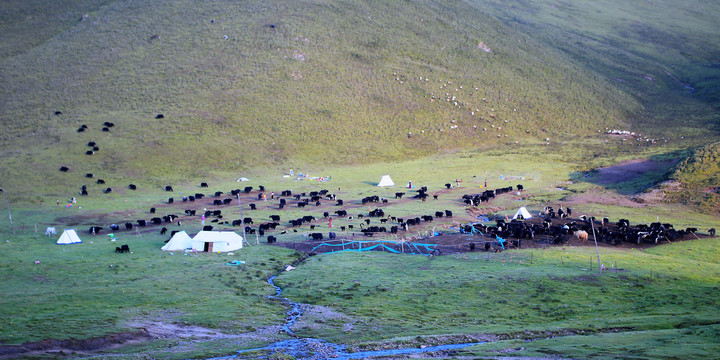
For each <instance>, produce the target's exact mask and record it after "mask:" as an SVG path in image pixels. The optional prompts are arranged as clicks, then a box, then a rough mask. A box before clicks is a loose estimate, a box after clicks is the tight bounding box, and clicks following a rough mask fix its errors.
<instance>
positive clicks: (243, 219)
mask: <svg viewBox="0 0 720 360" xmlns="http://www.w3.org/2000/svg"><path fill="white" fill-rule="evenodd" d="M237 199H238V207H239V208H240V223H241V224H242V225H241V226H242V231H243V239H242V241H244V242H245V243H247V244H248V245H250V243H249V242H247V238H246V237H245V218H243V214H242V204H241V203H240V193H239V192H238V194H237Z"/></svg>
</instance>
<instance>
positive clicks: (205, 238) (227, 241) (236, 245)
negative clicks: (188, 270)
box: [192, 231, 243, 252]
mask: <svg viewBox="0 0 720 360" xmlns="http://www.w3.org/2000/svg"><path fill="white" fill-rule="evenodd" d="M242 247H243V238H242V236H240V235H238V234H236V233H234V232H232V231H201V232H199V233H197V235H195V237H194V238H193V239H192V248H193V250H196V251H207V252H218V251H220V252H227V251H233V250H238V249H242Z"/></svg>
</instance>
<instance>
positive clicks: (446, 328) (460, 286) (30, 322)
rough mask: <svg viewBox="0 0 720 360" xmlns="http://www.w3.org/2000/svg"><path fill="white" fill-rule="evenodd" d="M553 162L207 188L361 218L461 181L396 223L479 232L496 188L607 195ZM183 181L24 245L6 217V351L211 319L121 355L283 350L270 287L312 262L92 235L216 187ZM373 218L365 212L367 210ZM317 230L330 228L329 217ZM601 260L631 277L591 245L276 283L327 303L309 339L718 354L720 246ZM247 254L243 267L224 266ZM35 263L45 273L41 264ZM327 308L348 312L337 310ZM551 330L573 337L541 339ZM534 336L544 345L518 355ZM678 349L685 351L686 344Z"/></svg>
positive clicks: (569, 352)
mask: <svg viewBox="0 0 720 360" xmlns="http://www.w3.org/2000/svg"><path fill="white" fill-rule="evenodd" d="M555 156H557V155H552V154H545V155H543V156H540V155H539V154H536V155H534V156H531V157H530V156H529V157H525V158H522V157H518V155H517V154H495V155H492V154H487V153H479V152H461V153H456V154H453V155H451V156H438V157H433V158H426V159H422V160H415V161H407V162H402V163H392V164H389V163H388V164H374V165H367V166H352V167H340V168H337V167H334V168H330V167H327V168H326V167H317V168H313V167H309V168H307V170H306V169H305V168H295V171H296V172H299V171H303V172H305V173H310V174H313V175H330V177H331V180H330V182H328V183H319V182H312V181H308V180H303V181H296V180H290V179H288V178H284V177H282V174H283V173H284V171H283V170H282V169H278V170H277V171H268V170H266V171H264V172H254V173H244V174H225V176H221V175H219V174H216V176H215V177H214V178H212V179H211V180H209V181H210V184H211V187H210V188H209V189H206V190H204V191H205V192H207V191H210V192H212V191H214V190H225V191H227V190H228V189H230V188H235V187H237V186H238V183H237V182H235V181H234V179H235V178H236V177H237V176H239V175H245V176H248V177H250V178H251V179H252V180H251V181H250V182H249V183H246V184H249V185H251V186H256V185H258V184H264V185H265V186H266V187H267V188H268V190H270V191H279V190H284V189H292V190H293V191H296V192H300V191H312V190H319V189H322V188H329V189H337V188H340V189H338V190H333V192H337V193H338V194H339V195H340V197H341V198H344V199H346V200H347V201H348V206H349V207H351V208H355V207H356V206H358V207H359V206H360V204H359V203H357V202H358V201H359V199H360V198H361V197H364V196H369V195H380V196H389V195H391V193H392V192H394V191H397V190H398V189H380V188H377V187H375V186H374V185H375V183H374V181H376V180H377V179H379V177H380V176H381V175H383V174H385V173H387V172H390V173H391V174H392V176H393V178H394V180H395V182H396V183H398V184H402V183H403V182H405V181H407V180H410V179H411V180H413V182H414V183H416V184H418V185H427V186H428V187H429V188H430V190H431V192H437V191H440V190H441V189H444V186H443V184H444V183H446V182H448V181H452V180H454V179H455V178H463V179H464V181H463V184H462V185H461V187H460V188H459V189H455V190H453V191H452V192H450V193H447V194H445V195H441V196H440V198H439V199H438V200H437V201H428V202H419V201H412V202H409V203H401V202H393V201H391V203H390V204H389V207H387V208H386V212H388V213H391V214H396V215H405V214H423V213H432V212H433V211H434V210H436V209H439V208H443V209H452V210H453V212H454V213H455V216H454V218H453V220H454V221H458V222H469V221H473V220H475V219H474V217H472V216H470V215H469V214H466V213H465V212H464V211H463V208H464V206H463V204H462V203H461V202H460V198H459V197H460V195H461V194H463V193H466V192H469V193H473V192H477V191H480V189H481V187H482V185H484V184H483V183H484V180H485V179H486V178H487V179H488V181H489V185H490V186H491V187H501V186H507V185H514V184H516V183H523V184H525V188H526V191H525V192H526V193H527V195H528V196H527V197H525V199H524V200H522V201H517V200H516V199H514V198H507V199H505V198H500V199H497V201H496V202H494V203H492V204H490V206H491V207H492V208H493V209H494V210H492V211H495V213H496V214H497V215H500V216H502V214H503V213H509V212H512V211H513V210H514V209H515V208H516V207H517V206H518V205H519V204H522V205H524V206H528V207H529V208H530V209H531V210H533V209H534V210H533V211H537V210H539V209H541V208H542V206H544V205H546V204H558V203H563V202H566V201H568V198H569V197H572V196H573V194H578V193H584V192H587V191H588V189H590V188H595V187H597V186H596V185H594V184H592V183H585V182H573V181H569V179H568V178H567V177H565V176H566V175H568V174H570V173H571V172H572V171H573V170H575V169H576V165H572V164H569V163H558V165H556V166H552V167H550V166H545V165H543V164H547V163H550V162H552V161H554V157H555ZM336 174H337V175H336ZM500 175H503V179H502V180H501V179H500ZM173 185H174V186H175V191H176V193H173V194H170V193H167V192H164V191H163V190H162V189H161V188H160V187H159V186H157V187H153V186H150V185H148V184H142V183H140V184H139V186H140V188H139V190H138V191H136V192H133V191H130V190H124V191H123V193H122V194H120V193H112V194H99V193H93V194H92V195H90V196H88V197H82V198H80V203H79V204H77V205H76V206H75V207H72V208H65V207H63V206H57V205H56V204H55V203H54V201H53V200H52V198H48V197H41V198H42V199H44V201H41V202H37V203H34V204H32V205H31V204H28V203H26V204H24V205H23V206H20V207H19V206H17V205H16V204H13V205H12V206H11V210H12V211H13V218H14V219H15V232H16V234H15V235H13V234H12V233H11V231H10V228H9V224H8V223H7V222H3V223H2V224H0V240H2V246H3V252H2V254H3V255H2V257H0V276H2V278H3V279H5V280H4V281H3V284H2V291H3V293H5V294H9V295H10V296H7V297H4V299H3V300H2V305H3V306H2V307H0V309H3V310H2V311H3V312H2V316H0V318H2V319H4V320H3V321H4V323H3V324H2V326H0V328H2V329H4V331H3V333H2V334H1V335H2V337H1V339H2V340H1V341H2V342H3V343H5V344H17V343H24V342H28V341H31V342H32V341H38V340H42V339H47V338H55V339H69V338H72V339H86V338H92V337H97V336H101V335H103V334H113V333H118V332H123V331H128V330H132V329H134V327H137V326H143V324H147V323H150V322H160V323H168V324H172V323H179V324H187V325H201V326H204V327H208V328H212V329H217V330H218V331H222V332H224V333H226V334H229V335H228V336H226V337H221V338H217V339H213V340H206V339H202V338H197V340H202V341H194V342H189V341H188V340H186V339H182V338H161V339H157V340H154V341H150V342H146V343H143V344H141V345H133V346H126V347H122V348H119V349H116V350H112V351H113V352H116V353H118V355H117V356H118V358H125V357H127V358H134V357H137V356H152V357H156V358H190V357H192V358H195V357H197V358H203V357H205V358H206V357H208V356H211V355H224V354H229V353H231V352H232V351H233V350H236V349H240V348H252V347H257V346H261V345H263V344H267V343H270V342H274V341H276V340H280V339H282V338H283V336H282V335H278V332H277V331H276V330H275V331H273V330H271V329H276V328H277V326H278V325H279V324H281V323H282V322H283V319H284V312H285V310H286V309H285V308H284V307H283V306H282V305H281V304H280V303H279V302H277V301H273V300H270V299H268V298H266V296H267V295H269V294H272V293H273V289H272V288H271V287H270V286H268V285H267V283H266V282H265V280H266V279H267V277H269V276H270V275H273V274H275V273H276V272H279V271H280V270H281V269H283V268H284V266H285V265H287V264H291V263H294V262H295V261H297V260H298V259H300V258H301V255H300V254H298V253H295V252H294V251H292V250H289V249H283V248H277V247H271V246H268V245H264V244H259V245H258V244H256V243H255V240H254V238H253V237H250V239H249V241H250V244H251V246H249V247H246V248H245V249H243V250H241V251H239V252H237V253H236V254H234V255H218V254H188V255H185V254H182V253H174V254H173V255H171V254H169V253H163V252H161V251H159V250H158V249H159V247H160V246H162V244H163V240H164V239H165V237H164V236H160V235H158V234H157V232H155V231H150V232H144V233H143V234H142V237H137V236H136V234H134V233H132V232H124V231H121V232H119V233H118V234H116V235H117V236H118V237H119V240H118V241H117V242H111V241H110V240H109V238H108V237H106V236H105V235H101V236H97V237H92V236H89V235H87V234H86V232H85V231H84V229H85V228H86V227H87V226H90V225H107V224H108V223H113V222H119V223H122V221H125V220H132V219H136V218H147V217H149V216H150V215H149V214H148V212H147V209H149V207H151V206H157V205H158V204H159V203H162V202H165V200H166V198H167V197H168V196H170V195H175V196H177V195H179V194H180V193H183V194H187V193H194V192H196V191H203V190H201V189H200V188H199V187H198V185H197V184H193V183H187V184H173ZM241 185H244V184H241ZM559 188H562V190H560V189H559ZM607 191H608V192H609V193H613V191H612V190H607ZM203 206H207V205H205V204H204V203H197V204H193V205H190V204H183V203H180V204H177V205H176V206H168V205H162V206H161V207H160V209H161V210H160V211H161V213H171V212H181V211H182V210H181V209H183V208H187V207H193V208H200V209H201V208H202V207H203ZM244 206H245V211H246V213H245V214H246V215H248V214H249V215H250V216H252V217H253V218H254V219H256V221H269V215H270V214H272V213H278V210H277V209H275V206H274V205H272V206H270V205H265V204H263V203H258V210H257V211H255V212H252V213H248V212H247V211H248V210H247V206H248V205H247V204H245V205H244ZM573 207H574V209H575V211H577V212H579V213H587V214H596V215H598V216H610V217H612V218H613V219H616V218H619V217H625V218H629V219H631V221H632V222H633V223H636V222H647V221H649V220H650V221H652V220H654V219H655V217H661V218H662V219H663V221H667V222H670V223H673V224H676V225H678V226H681V227H685V226H699V227H702V228H703V229H705V228H707V227H710V226H716V225H717V224H716V221H717V218H716V217H714V216H707V215H702V214H698V213H694V212H692V211H691V210H690V209H688V208H684V207H682V206H680V205H673V206H670V205H668V206H656V207H652V206H651V207H643V208H640V207H623V206H612V205H602V204H595V203H586V204H581V203H578V204H576V205H573ZM503 209H506V210H503ZM365 210H366V209H365V208H364V207H359V208H356V210H355V211H365ZM223 212H224V213H226V214H227V215H226V216H227V218H228V219H233V218H235V217H238V216H239V213H238V212H237V210H235V209H234V207H233V206H231V207H228V208H226V209H224V210H223ZM281 214H282V216H283V219H288V218H294V217H299V216H301V215H304V214H311V215H314V216H317V217H320V213H319V210H318V211H316V210H314V209H310V210H298V209H286V210H283V212H281ZM346 223H347V220H346V219H336V221H335V222H334V224H335V226H340V225H345V224H346ZM34 224H39V228H40V231H41V232H42V229H44V225H50V224H64V225H65V226H74V227H77V228H79V229H80V230H81V233H80V235H81V237H82V238H83V240H84V243H83V244H80V245H70V246H58V245H55V244H54V239H52V238H46V237H43V236H41V234H35V233H34ZM438 225H439V224H438ZM318 226H319V231H326V230H327V229H326V226H325V224H323V223H319V224H318ZM199 227H200V224H199V221H193V220H187V221H184V222H183V226H182V227H180V228H182V229H187V230H188V231H189V232H191V233H192V232H194V231H197V230H199ZM430 229H431V228H427V229H425V230H430ZM156 230H157V229H156ZM298 230H299V232H298V233H293V232H289V233H288V234H285V235H277V236H278V238H279V241H280V242H283V243H292V242H302V241H304V238H303V236H302V234H303V233H305V232H308V231H310V229H309V227H307V225H306V226H303V227H300V228H298ZM419 230H422V229H419ZM447 231H450V230H447ZM410 235H416V233H415V232H413V234H410ZM260 240H262V237H261V239H260ZM6 241H9V242H6ZM120 243H127V244H129V245H130V248H131V250H132V251H133V253H132V254H115V253H114V252H113V249H114V247H115V246H117V245H118V244H120ZM601 256H602V261H603V263H604V264H606V266H607V267H609V268H612V269H621V270H622V271H618V272H612V271H611V272H606V273H605V274H603V275H598V274H597V270H596V269H597V261H596V258H595V254H594V249H591V248H571V247H566V248H555V249H549V250H533V251H530V250H525V251H512V252H506V253H502V254H490V256H488V254H486V253H482V254H467V255H456V256H442V257H436V258H434V259H428V258H426V257H414V256H401V257H399V256H397V255H390V254H383V253H363V254H347V253H346V254H331V255H321V256H316V257H312V258H310V259H309V260H306V261H305V262H303V263H302V265H300V266H299V267H298V268H297V269H296V270H293V271H291V272H289V273H284V274H283V275H281V276H280V277H279V278H278V279H277V283H278V284H279V285H280V286H282V287H283V289H284V294H283V295H284V296H287V297H289V298H290V299H292V300H293V301H298V302H302V303H306V304H309V306H312V307H311V309H317V311H313V310H307V311H306V312H307V316H304V317H303V318H302V320H301V322H300V323H299V325H298V327H297V328H296V331H297V333H298V334H300V335H301V336H313V337H321V338H324V339H327V340H330V341H336V342H340V343H348V344H351V345H353V346H358V347H364V348H373V347H378V346H385V345H383V344H393V345H391V346H403V345H409V344H413V345H418V344H433V343H437V342H439V341H443V340H442V339H448V338H449V339H451V340H449V341H457V340H452V339H464V338H467V337H470V338H473V337H476V336H479V335H478V334H482V336H485V337H494V338H495V339H496V340H497V341H495V342H493V343H492V344H488V345H486V346H483V347H474V348H472V349H468V350H466V351H465V352H467V353H468V354H474V355H473V356H491V355H493V354H497V353H494V352H493V351H496V350H499V349H517V348H520V347H523V348H524V349H525V350H523V351H524V352H523V353H522V354H529V355H533V356H541V355H542V356H547V355H550V354H562V355H563V356H570V357H572V356H575V357H594V356H598V357H600V356H605V355H604V354H610V353H612V351H616V352H617V353H625V354H628V353H633V354H636V355H637V356H638V357H643V356H644V357H654V355H655V354H656V353H654V352H648V351H650V350H639V348H641V347H642V346H643V345H642V344H647V343H652V344H655V342H657V341H662V340H658V339H669V338H672V337H683V338H688V339H690V338H691V339H693V340H692V341H695V342H697V343H698V344H699V346H698V347H697V351H698V356H699V357H711V356H710V355H709V354H712V351H714V349H715V348H714V345H713V344H714V342H713V341H711V340H712V334H713V331H714V330H713V329H715V328H716V325H714V324H716V323H717V318H716V314H714V313H713V311H714V310H713V309H715V308H716V307H717V305H718V304H717V303H716V300H715V299H714V297H713V295H712V294H714V291H715V289H716V287H717V283H718V277H720V268H718V265H717V264H718V263H720V262H719V261H718V249H717V246H715V243H714V240H703V241H685V242H681V243H675V244H672V245H668V246H662V247H658V248H655V249H651V250H647V251H639V250H619V249H612V248H603V249H601ZM236 259H239V260H244V261H246V264H245V265H242V266H241V267H234V266H227V265H224V264H225V263H226V262H228V261H231V260H236ZM35 260H38V261H40V263H39V264H35ZM398 260H401V261H398ZM111 265H112V266H111ZM688 294H692V295H688ZM323 309H326V310H323ZM328 312H329V313H330V314H335V315H331V316H327V315H323V314H325V313H328ZM27 314H32V315H30V316H28V315H27ZM318 314H320V315H318ZM547 334H553V336H562V338H568V339H570V340H568V342H559V341H558V340H551V339H547V340H542V339H544V338H547V337H548V335H547ZM644 334H658V335H644ZM233 336H236V337H233ZM573 336H581V339H582V340H577V341H585V342H586V343H585V345H573V344H575V341H576V340H574V339H575V338H574V337H573ZM607 336H626V337H627V338H626V340H624V341H625V342H627V343H628V344H627V345H622V344H623V342H618V343H617V344H618V345H617V347H614V348H612V349H600V348H599V347H600V346H601V345H602V344H603V342H604V341H607V338H606V337H607ZM650 337H652V339H650ZM523 339H524V340H527V339H537V341H532V342H530V343H526V342H523V343H520V342H519V341H520V340H523ZM588 343H589V344H596V345H587V344H588ZM665 346H668V347H671V346H672V343H669V342H667V343H666V344H665ZM623 348H624V349H625V350H623ZM653 351H654V350H653ZM672 351H679V350H678V348H674V349H673V350H672ZM81 354H82V352H79V353H78V356H79V355H81ZM121 354H130V355H121ZM113 356H116V355H113Z"/></svg>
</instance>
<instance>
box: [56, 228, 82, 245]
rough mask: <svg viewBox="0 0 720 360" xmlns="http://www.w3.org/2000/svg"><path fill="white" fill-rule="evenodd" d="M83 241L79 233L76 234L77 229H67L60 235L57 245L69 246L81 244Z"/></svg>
mask: <svg viewBox="0 0 720 360" xmlns="http://www.w3.org/2000/svg"><path fill="white" fill-rule="evenodd" d="M81 242H82V240H80V238H79V237H78V235H77V232H75V229H67V230H65V231H63V233H62V235H60V239H58V241H57V244H60V245H68V244H77V243H81Z"/></svg>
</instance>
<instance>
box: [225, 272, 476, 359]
mask: <svg viewBox="0 0 720 360" xmlns="http://www.w3.org/2000/svg"><path fill="white" fill-rule="evenodd" d="M275 278H276V276H272V277H270V278H269V279H268V283H269V284H270V285H271V286H273V287H274V288H275V295H271V296H269V298H272V299H280V300H281V301H282V302H283V304H285V305H286V306H287V307H289V310H288V311H287V313H286V314H287V316H286V317H285V323H284V324H283V325H282V327H281V328H282V330H283V331H284V332H285V333H287V334H288V335H289V336H291V337H293V339H288V340H283V341H278V342H276V343H273V344H270V345H268V346H265V347H261V348H255V349H247V350H241V351H238V353H237V354H236V355H232V356H227V357H220V358H214V359H263V358H265V359H266V358H268V357H269V356H270V355H271V354H273V353H277V352H281V353H284V354H287V355H290V356H293V357H294V358H295V359H297V360H321V359H337V360H345V359H365V358H368V357H373V356H388V355H411V354H420V353H429V352H435V351H447V350H456V349H462V348H466V347H470V346H473V345H478V344H483V343H482V342H475V343H464V344H445V345H437V346H428V347H424V348H404V349H389V350H372V351H357V352H352V351H348V350H347V346H346V345H341V344H334V343H331V342H328V341H325V340H322V339H313V338H300V337H298V336H297V335H296V334H295V332H293V331H292V329H291V327H292V326H293V325H294V324H295V321H296V320H297V319H298V318H299V317H300V316H302V307H301V306H300V304H299V303H296V302H292V301H290V300H289V299H287V298H284V297H281V296H280V295H281V294H282V289H281V288H280V287H279V286H277V285H275ZM258 353H267V354H268V355H264V356H260V357H259V355H258Z"/></svg>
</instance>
